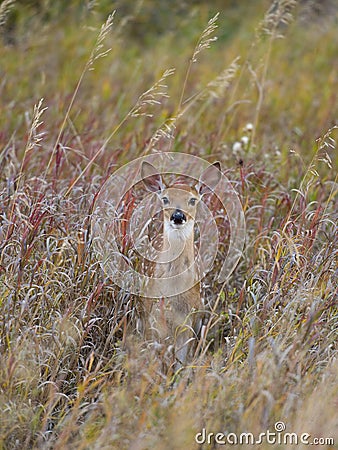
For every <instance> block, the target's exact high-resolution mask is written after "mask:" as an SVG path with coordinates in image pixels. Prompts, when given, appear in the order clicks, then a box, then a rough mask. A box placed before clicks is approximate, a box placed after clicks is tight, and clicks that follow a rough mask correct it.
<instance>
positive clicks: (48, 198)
mask: <svg viewBox="0 0 338 450" xmlns="http://www.w3.org/2000/svg"><path fill="white" fill-rule="evenodd" d="M112 7H113V9H114V10H111V8H112ZM337 10H338V6H337V3H336V2H335V1H334V0H332V1H330V0H327V1H324V2H315V1H300V2H296V1H293V0H279V1H277V2H274V3H273V5H272V4H271V2H269V1H268V0H259V1H255V2H252V1H249V0H243V1H242V2H233V1H230V0H225V1H219V0H215V1H214V2H203V1H196V2H195V1H194V2H184V3H182V2H176V1H173V2H170V6H169V2H166V1H158V2H155V1H153V0H144V1H139V2H135V3H134V2H128V1H122V0H121V1H119V2H116V4H113V6H112V5H111V2H109V1H105V0H101V1H98V2H91V1H76V0H73V1H70V2H62V1H60V2H52V1H48V0H46V1H43V2H38V1H36V2H34V1H30V2H20V1H18V2H13V1H9V0H5V1H2V3H1V5H0V39H1V40H0V199H1V200H0V449H4V450H9V449H90V450H91V449H132V450H141V449H144V450H145V449H156V450H161V449H171V450H173V449H183V448H186V449H199V448H222V447H224V446H225V444H224V442H225V439H229V442H228V444H227V445H231V446H232V448H246V445H245V441H244V444H243V443H242V444H241V443H240V442H239V440H238V439H237V441H236V436H237V437H239V436H240V435H241V433H252V434H253V435H254V436H255V437H257V438H258V436H259V434H260V433H266V432H267V431H270V432H271V433H273V432H274V433H276V435H275V439H279V441H278V440H276V441H274V442H271V441H270V442H268V441H267V440H266V439H263V443H261V444H259V443H255V444H252V445H249V444H250V442H249V444H248V445H247V448H263V449H265V448H266V449H268V448H278V449H284V448H286V449H291V448H297V449H298V448H300V449H301V448H307V447H308V445H306V443H305V441H304V442H303V443H299V444H298V445H296V444H295V441H292V442H288V443H283V441H282V438H283V436H284V432H287V433H295V434H296V435H297V436H298V437H299V439H300V436H301V435H302V434H304V433H307V434H308V438H306V439H308V442H309V443H314V444H316V442H317V443H318V445H314V447H315V448H321V449H329V448H338V447H337V446H338V431H337V430H338V416H337V407H338V385H337V379H338V361H337V338H338V303H337V298H338V296H337V293H338V266H337V248H338V247H337V243H338V235H337V211H338V201H337V186H338V185H337V163H338V155H337V149H336V140H337V138H338V131H337V126H338V122H337V120H338V98H337V86H338V58H337V42H338V27H337V24H338V11H337ZM216 37H217V39H215V38H216ZM167 151H171V152H177V153H186V154H189V155H195V156H198V157H200V158H204V159H205V160H207V161H209V162H211V163H212V162H213V161H216V160H218V161H220V162H221V165H222V168H223V170H224V173H225V174H226V176H227V178H228V179H229V180H230V182H231V184H232V186H233V187H234V189H235V190H236V192H237V194H238V197H239V199H240V201H241V205H242V208H243V212H244V215H245V221H246V239H245V246H244V250H243V254H242V256H241V258H240V261H239V263H238V265H237V267H236V270H235V271H234V272H233V273H232V275H231V276H230V278H229V279H227V280H226V282H224V283H221V284H220V283H217V282H216V281H215V280H216V278H217V270H218V269H219V266H220V264H221V262H222V260H223V259H224V258H225V257H226V245H224V246H221V247H220V248H219V251H218V255H217V258H216V261H215V265H214V268H213V269H212V270H211V272H210V273H208V275H207V277H206V280H205V282H204V284H203V295H204V297H205V299H206V305H207V306H206V310H207V311H206V317H207V320H206V329H207V331H208V333H207V336H206V339H205V340H203V342H201V343H200V345H199V351H198V354H196V355H195V359H194V361H193V363H192V364H191V365H189V366H188V367H185V368H182V369H180V370H179V371H177V372H176V373H175V372H172V371H168V372H165V371H163V370H162V368H161V361H160V358H158V357H154V353H153V352H152V350H151V344H149V343H147V342H144V340H143V339H142V338H141V337H140V336H139V335H138V333H137V331H136V330H135V328H136V325H135V324H136V322H137V315H138V310H139V298H138V297H137V296H135V295H132V294H130V293H128V292H125V291H123V290H122V289H120V288H119V287H118V286H116V285H115V284H114V283H113V281H112V280H111V279H109V277H106V276H105V274H104V272H103V271H102V267H101V265H100V261H99V260H98V258H97V255H96V254H95V251H93V247H92V236H91V232H92V228H91V216H92V212H93V208H94V205H95V200H96V198H97V195H98V192H99V190H100V188H101V186H102V185H103V184H104V182H105V181H106V180H107V179H108V178H109V176H110V175H111V174H112V173H114V171H116V170H117V169H118V168H120V167H122V166H123V165H125V164H128V163H129V162H130V161H132V160H134V159H136V158H138V157H140V156H144V155H147V154H152V153H161V152H167ZM129 201H130V199H129ZM132 207H133V203H132V202H131V201H130V202H129V204H127V208H126V209H125V210H123V211H122V212H121V214H122V216H123V214H124V218H125V219H126V220H127V221H128V214H129V212H130V211H129V209H130V208H132ZM227 232H228V230H227V229H223V231H222V230H221V235H222V233H223V237H224V239H225V240H226V238H227V236H228V235H227ZM123 233H124V235H123V236H122V238H123V239H122V246H121V251H122V252H124V254H125V256H126V257H128V258H129V259H130V260H131V261H134V262H137V258H136V256H135V255H134V253H133V249H132V248H131V247H130V245H129V244H128V242H127V244H126V242H125V240H124V238H126V237H127V238H128V235H127V233H128V232H127V229H126V230H124V231H123ZM203 430H205V433H206V434H208V433H214V434H210V435H209V439H208V438H207V437H206V436H203V433H204V431H203ZM198 433H202V434H200V435H199V434H198ZM217 433H222V434H223V435H222V436H219V437H218V438H216V437H215V436H216V434H217ZM196 437H197V439H196ZM270 438H271V439H273V437H272V436H270ZM292 438H293V439H295V436H293V437H292ZM290 439H291V437H290ZM304 439H305V438H304ZM306 439H305V440H306ZM316 439H319V441H316ZM202 441H203V442H202ZM230 441H231V442H230ZM223 444H224V445H223Z"/></svg>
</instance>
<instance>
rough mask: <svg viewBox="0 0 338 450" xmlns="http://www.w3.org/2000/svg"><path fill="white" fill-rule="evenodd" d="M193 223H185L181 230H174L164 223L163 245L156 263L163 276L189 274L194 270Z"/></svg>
mask: <svg viewBox="0 0 338 450" xmlns="http://www.w3.org/2000/svg"><path fill="white" fill-rule="evenodd" d="M194 256H195V255H194V223H193V222H189V223H187V224H186V225H185V226H184V227H182V229H174V228H172V226H171V225H170V224H169V223H167V222H164V226H163V244H162V251H161V255H160V257H159V259H158V262H159V263H161V264H160V265H161V269H162V270H161V271H162V272H164V273H163V275H170V276H174V275H179V274H181V273H190V276H191V272H194V271H195V268H194Z"/></svg>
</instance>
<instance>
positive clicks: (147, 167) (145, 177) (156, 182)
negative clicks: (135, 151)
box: [141, 161, 165, 192]
mask: <svg viewBox="0 0 338 450" xmlns="http://www.w3.org/2000/svg"><path fill="white" fill-rule="evenodd" d="M141 177H142V181H143V184H144V185H145V187H146V189H147V190H148V191H151V192H158V191H162V190H163V189H164V188H165V185H164V183H163V180H162V177H161V175H160V174H159V173H158V170H157V169H156V168H155V167H154V166H153V165H152V164H150V163H148V162H147V161H143V162H142V165H141Z"/></svg>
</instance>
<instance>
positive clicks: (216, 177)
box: [196, 161, 222, 195]
mask: <svg viewBox="0 0 338 450" xmlns="http://www.w3.org/2000/svg"><path fill="white" fill-rule="evenodd" d="M221 176H222V172H221V164H220V162H219V161H216V162H214V163H213V164H212V165H211V166H209V167H207V168H206V169H205V170H204V172H202V174H201V176H200V179H199V181H198V183H197V186H196V189H197V192H199V194H200V195H203V194H205V193H206V192H210V191H212V190H213V189H215V187H216V186H217V185H218V183H219V181H220V179H221Z"/></svg>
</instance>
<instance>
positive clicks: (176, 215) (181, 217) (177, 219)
mask: <svg viewBox="0 0 338 450" xmlns="http://www.w3.org/2000/svg"><path fill="white" fill-rule="evenodd" d="M170 220H171V221H172V222H174V224H175V225H181V224H182V223H183V222H186V221H187V218H186V217H185V214H184V213H183V212H182V211H181V210H180V209H176V211H175V212H173V213H172V215H171V217H170Z"/></svg>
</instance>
